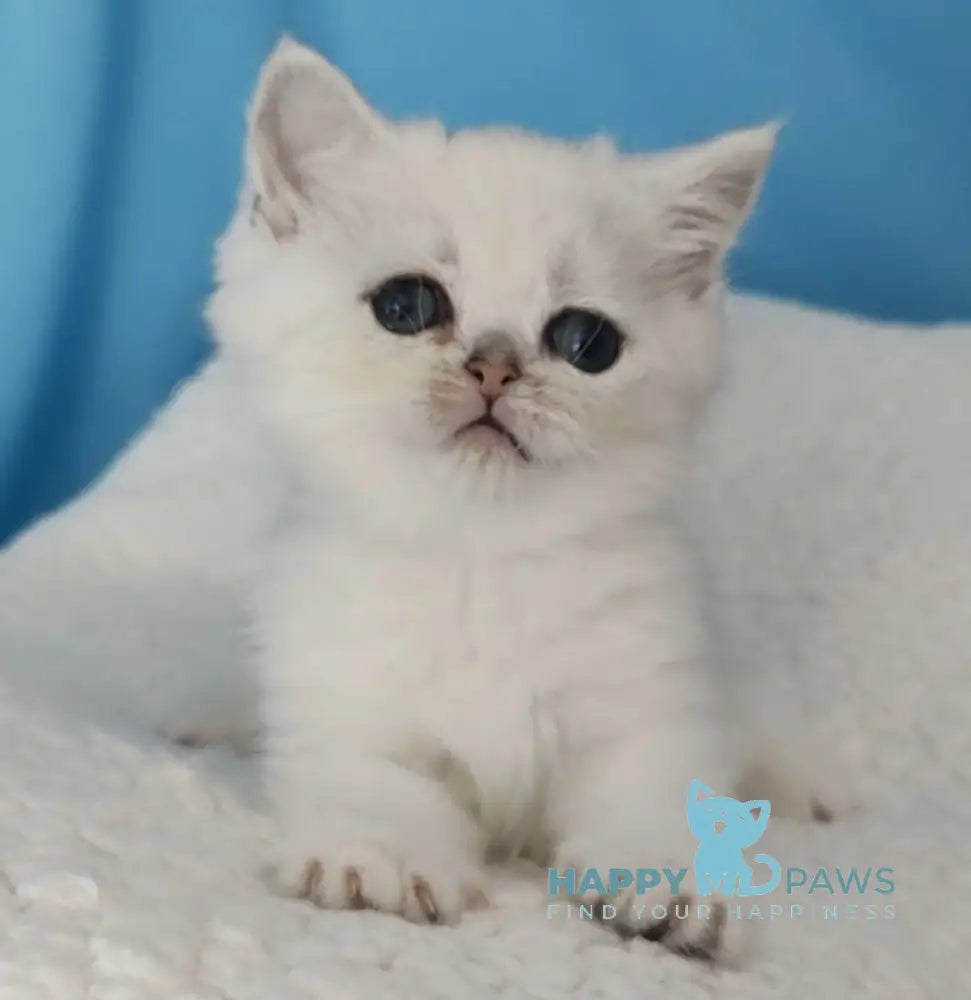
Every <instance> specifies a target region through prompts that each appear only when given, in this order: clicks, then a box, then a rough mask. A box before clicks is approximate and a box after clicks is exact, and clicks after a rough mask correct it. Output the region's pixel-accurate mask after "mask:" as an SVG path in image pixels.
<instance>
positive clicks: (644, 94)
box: [0, 0, 971, 535]
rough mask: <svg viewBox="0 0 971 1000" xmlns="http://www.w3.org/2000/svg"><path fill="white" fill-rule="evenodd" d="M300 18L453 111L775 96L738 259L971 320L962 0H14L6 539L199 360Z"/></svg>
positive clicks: (803, 287)
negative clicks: (211, 291)
mask: <svg viewBox="0 0 971 1000" xmlns="http://www.w3.org/2000/svg"><path fill="white" fill-rule="evenodd" d="M283 30H288V31H290V32H292V33H294V34H296V35H297V36H298V37H300V38H301V39H303V40H305V41H307V42H310V43H312V44H314V45H316V46H317V47H318V48H320V49H321V50H322V51H323V52H325V53H326V54H327V55H329V56H330V57H331V58H333V59H334V60H336V61H337V62H338V63H339V64H340V65H341V66H343V67H344V69H345V70H346V71H347V72H349V74H350V75H351V76H352V77H353V78H354V79H355V80H356V81H357V83H358V84H359V86H360V87H361V89H362V90H363V91H364V93H365V94H366V95H367V96H368V97H369V98H371V100H373V101H374V102H375V103H376V104H377V105H378V106H379V107H381V108H383V109H384V110H386V111H387V112H389V113H392V114H437V115H440V116H441V117H442V118H443V119H444V120H445V121H446V122H447V123H448V124H449V125H452V126H458V125H463V124H470V123H476V122H486V121H505V122H516V123H519V124H521V125H524V126H527V127H530V128H536V129H543V130H546V131H549V132H553V133H560V134H563V135H567V136H580V135H585V134H588V133H590V132H595V131H608V132H611V133H614V134H615V135H616V136H617V137H618V139H619V140H620V141H621V143H622V144H623V146H625V147H627V148H629V149H647V148H651V147H656V146H662V145H666V144H671V143H677V142H683V141H687V140H693V139H697V138H700V137H703V136H705V135H707V134H709V133H712V132H716V131H718V130H720V129H724V128H728V127H732V126H737V125H742V124H748V123H753V122H757V121H760V120H763V119H766V118H777V117H780V116H783V117H785V118H786V119H787V120H788V127H787V129H786V130H785V132H784V133H783V136H782V141H781V148H780V150H779V155H778V158H777V160H776V162H775V165H774V168H773V170H772V173H771V177H770V179H769V183H768V185H767V188H766V191H765V197H764V200H763V202H762V204H761V207H760V209H759V212H758V213H757V215H756V217H755V219H754V220H753V222H752V223H751V225H750V226H749V228H748V230H747V231H746V236H745V241H744V244H743V246H742V247H741V249H740V251H739V253H738V254H737V256H736V258H735V267H734V277H735V279H736V282H737V283H738V284H740V285H742V286H744V287H747V288H752V289H759V290H763V291H768V292H772V293H776V294H780V295H787V296H796V297H799V298H802V299H806V300H809V301H811V302H816V303H821V304H824V305H829V306H836V307H842V308H848V309H853V310H857V311H862V312H866V313H870V314H873V315H878V316H894V317H903V318H909V319H936V318H944V317H958V316H971V280H969V278H971V238H969V235H968V234H969V232H971V58H969V55H968V53H969V51H971V5H969V4H968V3H967V0H923V2H921V3H917V2H915V0H676V2H675V0H596V2H594V0H489V2H478V0H464V2H462V0H407V2H405V0H291V2H285V0H0V331H2V333H0V535H5V534H7V533H9V532H10V531H11V530H13V529H15V528H16V527H17V526H18V525H21V524H23V523H24V521H25V520H26V519H28V518H29V517H30V516H32V515H34V514H36V513H38V512H39V511H42V510H45V509H49V508H50V507H52V506H53V505H55V504H56V503H58V502H60V501H61V500H62V499H63V498H64V497H66V496H68V495H69V494H70V493H72V492H73V491H75V490H76V489H78V488H79V487H80V486H81V485H83V484H84V483H85V482H86V481H88V480H89V479H90V477H91V476H92V475H93V474H95V473H96V472H97V471H98V470H99V469H101V468H102V467H103V466H104V464H105V462H106V461H108V460H109V459H110V457H111V456H112V455H113V454H114V453H115V452H116V451H117V449H118V448H119V447H120V446H121V445H122V444H123V443H124V442H125V441H126V440H127V439H128V438H129V437H130V436H131V435H132V434H133V433H134V432H135V431H136V430H137V429H138V427H139V426H141V424H142V423H143V422H144V420H145V419H146V417H147V416H148V415H149V414H150V412H151V411H152V410H153V409H154V408H155V407H156V406H157V405H158V404H159V403H161V401H162V400H163V399H164V398H165V396H166V395H167V393H168V392H169V390H170V389H171V387H172V385H173V384H174V383H175V382H176V381H177V380H178V379H179V378H180V377H181V376H183V375H185V374H186V373H187V372H188V371H190V370H191V369H192V368H193V367H194V366H195V365H197V364H198V362H199V361H200V360H201V358H202V357H203V356H204V354H205V352H206V349H207V348H206V337H205V332H204V330H203V327H202V324H201V322H200V319H199V311H200V307H201V305H202V303H203V300H204V298H205V295H206V291H207V288H208V286H209V272H210V255H211V250H210V248H211V245H212V242H213V239H214V238H215V237H216V235H217V234H218V233H219V231H220V229H221V228H222V227H223V225H224V224H225V222H226V220H227V218H228V216H229V213H230V210H231V207H232V203H233V197H234V191H235V187H236V184H237V181H238V176H239V163H240V147H241V141H242V123H243V108H244V105H245V102H246V100H247V97H248V94H249V91H250V88H251V86H252V83H253V80H254V77H255V74H256V71H257V68H258V66H259V63H260V61H261V60H262V59H263V57H264V56H265V55H266V53H267V52H268V51H269V49H270V48H271V47H272V45H273V44H274V42H275V40H276V39H277V37H278V36H279V34H280V33H281V32H282V31H283Z"/></svg>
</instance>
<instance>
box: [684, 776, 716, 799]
mask: <svg viewBox="0 0 971 1000" xmlns="http://www.w3.org/2000/svg"><path fill="white" fill-rule="evenodd" d="M714 794H715V792H714V790H713V789H711V788H709V787H708V786H707V785H706V784H705V783H704V782H703V781H699V780H698V779H697V778H695V779H694V781H692V782H691V784H690V785H689V786H688V801H689V802H701V801H702V800H703V799H708V798H711V796H712V795H714Z"/></svg>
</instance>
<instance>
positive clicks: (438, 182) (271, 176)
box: [209, 42, 775, 529]
mask: <svg viewBox="0 0 971 1000" xmlns="http://www.w3.org/2000/svg"><path fill="white" fill-rule="evenodd" d="M774 136H775V129H774V128H773V127H764V128H760V129H754V130H750V131H743V132H736V133H731V134H728V135H726V136H723V137H721V138H718V139H716V140H714V141H712V142H709V143H707V144H704V145H700V146H696V147H692V148H689V149H685V150H680V151H675V152H671V153H665V154H661V155H653V156H622V155H620V154H618V153H617V152H616V151H615V150H614V149H613V147H612V146H611V145H610V144H609V143H607V142H605V141H602V140H598V141H593V142H589V143H584V144H572V143H567V142H559V141H552V140H547V139H541V138H538V137H534V136H530V135H525V134H522V133H520V132H516V131H511V130H505V131H500V130H472V131H465V132H459V133H457V134H455V135H451V136H449V135H447V134H446V133H445V131H444V130H443V129H442V127H441V126H440V125H438V124H437V123H427V122H426V123H403V124H397V123H393V122H390V121H388V120H387V119H385V118H383V117H382V116H381V115H379V114H378V113H377V112H376V111H374V110H373V109H372V108H370V107H369V106H368V105H367V103H366V102H365V101H364V100H363V98H362V97H361V96H360V95H359V94H358V93H357V92H356V91H355V90H354V89H353V87H352V86H351V85H350V83H349V82H348V81H347V80H346V79H345V78H344V77H343V76H342V75H341V74H340V73H339V72H338V71H337V70H336V69H335V68H334V67H332V66H331V65H330V64H328V63H327V62H326V61H325V60H323V59H322V58H321V57H320V56H318V55H316V54H315V53H313V52H311V51H310V50H308V49H305V48H303V47H301V46H299V45H297V44H295V43H293V42H284V43H282V44H281V45H280V47H279V48H278V49H277V51H276V52H275V53H274V54H273V55H272V56H271V58H270V59H269V61H268V62H267V64H266V66H265V68H264V70H263V72H262V75H261V78H260V82H259V85H258V88H257V93H256V96H255V98H254V102H253V106H252V109H251V114H250V127H249V137H248V142H247V154H246V161H247V184H246V186H245V188H244V192H243V196H242V199H241V204H240V209H239V212H238V213H237V216H236V218H235V220H234V222H233V225H232V226H231V228H230V230H229V232H228V233H227V235H226V237H224V239H223V241H222V243H221V246H220V253H219V267H218V279H219V286H220V287H219V289H218V291H217V292H216V294H215V296H214V297H213V300H212V302H211V304H210V311H209V315H210V318H211V321H212V323H213V325H214V327H215V329H216V333H217V337H218V339H219V341H220V343H221V344H222V347H223V349H224V350H225V351H226V352H227V353H228V354H230V355H233V356H235V357H236V358H238V359H241V360H242V361H243V362H244V364H245V366H246V367H247V369H248V370H249V371H250V372H251V373H253V375H254V377H255V378H256V379H257V381H258V383H259V384H260V385H261V386H262V387H263V389H264V390H266V391H265V392H264V395H265V398H266V399H267V400H269V401H270V403H271V404H272V409H273V410H274V412H275V414H276V416H277V418H278V419H279V420H281V421H282V426H283V427H284V429H285V432H286V437H287V439H288V440H289V442H290V443H291V444H292V445H294V446H296V449H297V451H296V454H297V455H298V456H299V461H300V464H301V466H302V467H303V468H304V469H305V470H306V471H308V472H311V473H316V472H318V471H319V472H320V473H321V474H322V476H323V477H324V478H325V480H326V481H327V482H329V483H330V485H331V488H332V490H333V492H334V493H335V495H337V496H338V497H341V496H342V495H343V496H346V497H347V499H348V500H349V501H351V502H352V503H353V504H354V505H355V506H356V507H358V508H359V509H360V510H361V511H362V512H364V515H363V516H367V514H368V513H370V514H371V515H374V516H375V517H378V518H381V519H384V520H385V521H386V522H387V523H388V524H389V525H390V524H391V523H392V522H393V521H395V520H396V519H397V520H400V521H401V522H402V523H403V524H404V525H405V526H406V527H408V528H409V529H412V528H414V527H415V524H416V523H417V521H416V519H417V520H420V519H421V518H422V517H425V518H427V519H428V520H429V522H430V523H437V524H441V523H442V521H443V519H444V520H448V519H455V518H458V519H461V518H471V519H473V520H474V518H475V516H476V515H475V512H476V511H485V512H486V513H487V515H488V516H489V517H491V518H493V519H496V518H498V519H499V520H501V519H502V518H503V517H504V516H506V515H505V513H504V512H508V511H518V513H519V515H522V514H524V513H528V516H532V517H540V516H546V517H550V516H551V512H552V511H553V510H554V509H556V510H558V511H560V513H559V514H558V515H557V516H558V517H564V518H565V520H569V519H570V517H572V516H573V514H569V513H567V514H565V515H564V514H563V511H564V510H567V511H569V510H573V508H576V510H574V511H573V513H574V514H576V515H577V516H581V514H580V508H582V509H583V512H585V513H584V514H583V516H587V515H589V516H591V517H594V516H605V515H608V514H609V511H608V508H609V507H610V504H613V505H614V506H615V507H616V505H617V504H619V503H621V500H622V499H623V498H627V499H628V500H629V501H630V502H631V503H634V502H637V503H645V502H647V501H649V500H650V497H649V496H645V495H644V494H645V492H647V493H650V492H651V490H655V489H656V488H658V485H659V484H658V479H659V478H660V475H661V474H660V473H659V471H658V470H659V465H658V463H659V461H660V456H662V455H667V454H668V453H669V452H670V449H671V445H672V443H673V442H674V441H676V440H677V437H678V433H679V431H681V430H682V429H683V428H684V426H685V425H686V424H687V423H688V422H689V421H690V420H691V418H692V416H693V414H694V413H695V412H696V410H697V408H698V406H699V404H700V402H701V401H702V400H703V399H704V397H705V395H706V392H707V390H708V387H709V384H710V382H711V378H712V374H713V371H714V368H715V366H716V361H717V354H718V351H717V341H718V327H719V301H718V300H719V290H720V284H721V272H722V263H723V258H724V254H725V252H726V250H727V249H728V247H729V245H730V244H731V242H732V240H733V238H734V236H735V234H736V232H737V230H738V228H739V226H740V225H741V223H742V222H743V220H744V218H745V215H746V213H747V212H748V210H749V207H750V205H751V203H752V200H753V198H754V196H755V192H756V190H757V188H758V185H759V181H760V178H761V174H762V171H763V168H764V166H765V163H766V161H767V159H768V156H769V154H770V151H771V148H772V145H773V141H774ZM635 497H637V499H636V500H635ZM625 502H627V501H626V500H625ZM413 522H415V523H413ZM564 523H565V522H564Z"/></svg>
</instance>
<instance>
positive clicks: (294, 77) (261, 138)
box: [246, 38, 387, 240]
mask: <svg viewBox="0 0 971 1000" xmlns="http://www.w3.org/2000/svg"><path fill="white" fill-rule="evenodd" d="M386 128H387V123H386V122H385V121H384V120H383V119H382V118H381V116H380V115H378V114H377V112H375V111H374V110H372V109H371V107H370V106H369V105H368V104H367V102H366V101H365V100H364V98H363V97H361V95H360V94H359V93H358V92H357V91H356V90H355V89H354V87H353V86H352V85H351V83H350V82H349V81H348V80H347V78H346V77H345V76H344V75H343V74H342V73H341V72H340V71H339V70H338V69H336V68H335V67H334V66H332V65H331V64H330V63H329V62H327V60H326V59H324V58H323V57H322V56H320V55H318V54H317V53H316V52H314V51H313V50H312V49H308V48H306V47H305V46H303V45H300V44H298V43H297V42H295V41H293V40H292V39H290V38H284V39H283V40H282V41H281V42H280V43H279V45H277V47H276V49H275V50H274V51H273V53H272V54H271V55H270V57H269V58H268V59H267V61H266V62H265V63H264V65H263V68H262V70H261V71H260V77H259V82H258V83H257V86H256V94H255V96H254V98H253V102H252V104H251V106H250V112H249V130H248V137H247V144H246V163H247V170H248V174H249V180H250V184H251V185H252V189H253V196H254V202H253V208H254V211H255V212H256V213H258V214H260V215H261V216H263V218H264V219H265V220H266V222H267V224H268V225H269V227H270V230H271V231H272V233H273V235H274V236H275V237H276V239H278V240H279V239H282V238H284V237H285V236H288V235H290V234H292V233H293V232H295V231H296V229H297V226H298V224H299V219H300V214H301V212H302V211H303V209H304V208H305V206H306V205H307V203H308V202H309V201H310V196H311V193H312V188H313V184H312V181H313V173H312V167H316V169H317V170H319V169H320V163H319V159H320V158H321V156H326V155H337V154H341V155H343V154H346V153H348V152H354V151H358V150H360V149H361V148H362V147H363V146H365V145H366V144H367V143H369V142H370V141H372V140H373V139H375V138H376V137H377V136H378V135H379V134H380V133H381V132H382V130H384V129H386Z"/></svg>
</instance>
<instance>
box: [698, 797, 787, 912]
mask: <svg viewBox="0 0 971 1000" xmlns="http://www.w3.org/2000/svg"><path fill="white" fill-rule="evenodd" d="M768 825H769V800H768V799H759V800H753V801H751V802H739V801H738V800H737V799H732V798H729V797H728V796H727V795H716V794H715V793H714V792H713V791H712V790H711V789H710V788H709V787H708V786H707V785H706V784H705V783H704V782H703V781H698V780H697V779H695V780H694V781H692V782H691V786H690V787H689V788H688V826H689V827H690V828H691V832H692V833H693V834H694V835H695V837H697V838H698V850H697V851H696V852H695V864H694V871H695V884H696V885H697V887H698V895H699V896H710V895H711V894H712V893H715V892H720V893H722V894H723V895H725V896H762V895H764V894H765V893H767V892H771V891H772V890H773V889H774V888H775V887H776V886H777V885H778V884H779V880H780V879H781V878H782V869H781V868H780V867H779V862H778V861H776V859H775V858H773V857H771V856H770V855H768V854H756V855H755V857H754V859H753V860H754V861H758V862H759V863H761V864H763V865H767V866H768V868H769V871H770V873H771V874H770V875H769V878H768V880H767V881H766V882H760V883H759V884H758V885H756V884H755V883H753V881H752V869H751V868H750V867H749V865H748V863H747V862H746V860H745V856H744V855H743V853H742V850H743V848H746V847H751V846H752V845H753V844H754V843H755V842H756V841H757V840H758V839H759V837H761V836H762V834H763V833H765V830H766V827H768Z"/></svg>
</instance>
